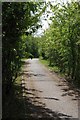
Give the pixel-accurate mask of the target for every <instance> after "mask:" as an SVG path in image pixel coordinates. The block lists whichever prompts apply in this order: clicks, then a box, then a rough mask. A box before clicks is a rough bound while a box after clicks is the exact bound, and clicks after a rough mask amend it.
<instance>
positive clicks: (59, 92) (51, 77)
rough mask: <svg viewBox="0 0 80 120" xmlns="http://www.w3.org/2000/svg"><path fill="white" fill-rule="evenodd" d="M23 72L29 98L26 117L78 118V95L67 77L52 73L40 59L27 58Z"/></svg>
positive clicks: (25, 91)
mask: <svg viewBox="0 0 80 120" xmlns="http://www.w3.org/2000/svg"><path fill="white" fill-rule="evenodd" d="M23 73H24V74H23V76H22V77H23V80H22V86H23V96H24V97H27V100H29V101H28V103H29V105H27V106H28V107H29V108H28V107H27V108H26V105H25V111H26V112H25V115H26V118H29V117H28V116H30V117H32V118H38V119H39V118H57V117H59V118H61V119H62V118H78V95H77V92H76V93H75V91H73V89H72V88H70V87H69V86H68V85H67V83H66V81H65V79H62V78H59V77H58V76H57V74H56V73H51V72H50V71H49V70H48V68H46V67H45V66H44V65H42V64H41V63H40V62H39V59H32V60H31V59H28V60H25V64H24V67H23ZM27 112H28V113H27Z"/></svg>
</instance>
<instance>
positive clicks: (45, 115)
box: [2, 84, 69, 120]
mask: <svg viewBox="0 0 80 120" xmlns="http://www.w3.org/2000/svg"><path fill="white" fill-rule="evenodd" d="M22 91H23V87H22V86H21V85H17V84H16V85H15V86H14V90H13V91H12V92H11V94H10V96H8V102H7V101H6V103H5V106H4V108H3V116H2V118H3V119H2V120H31V119H33V120H45V119H46V120H61V118H63V117H64V118H65V119H66V118H67V119H69V116H67V115H65V114H63V113H57V112H54V111H52V110H50V109H48V108H46V107H45V104H43V103H42V102H40V101H36V99H35V101H34V102H33V100H32V99H34V98H30V97H28V94H33V93H32V92H31V91H36V90H35V89H26V90H24V91H23V92H24V93H26V95H25V96H23V92H22ZM39 92H42V91H39ZM37 98H38V97H37ZM38 99H39V98H38ZM44 99H53V98H47V97H44ZM35 103H37V104H35Z"/></svg>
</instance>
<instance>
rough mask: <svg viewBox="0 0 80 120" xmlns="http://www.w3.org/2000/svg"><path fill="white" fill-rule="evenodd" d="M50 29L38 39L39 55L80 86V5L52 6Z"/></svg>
mask: <svg viewBox="0 0 80 120" xmlns="http://www.w3.org/2000/svg"><path fill="white" fill-rule="evenodd" d="M51 9H52V11H53V14H54V15H53V16H52V18H51V20H52V24H51V25H50V28H49V29H48V30H47V31H46V32H45V33H44V36H42V37H41V38H40V43H39V46H40V50H39V51H40V54H41V53H43V58H45V56H46V58H47V59H48V60H49V62H50V65H51V66H58V67H59V68H60V72H63V73H65V74H67V76H68V77H69V78H70V79H71V80H72V82H74V83H76V84H77V86H80V4H79V2H72V3H70V4H69V3H67V4H66V5H64V4H63V5H62V6H60V5H56V6H52V5H51Z"/></svg>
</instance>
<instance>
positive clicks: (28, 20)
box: [2, 2, 44, 95]
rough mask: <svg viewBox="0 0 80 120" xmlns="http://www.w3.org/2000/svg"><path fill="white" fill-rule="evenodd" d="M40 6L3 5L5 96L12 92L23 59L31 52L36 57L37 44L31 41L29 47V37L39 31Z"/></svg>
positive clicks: (33, 4) (24, 4) (23, 3)
mask: <svg viewBox="0 0 80 120" xmlns="http://www.w3.org/2000/svg"><path fill="white" fill-rule="evenodd" d="M40 4H41V3H37V2H3V3H2V23H3V26H2V35H3V40H2V42H3V45H2V52H3V56H2V60H3V65H2V67H3V71H2V74H3V93H4V95H6V94H8V93H9V92H10V89H11V86H12V84H13V82H14V81H15V79H16V77H17V74H18V71H19V70H20V67H21V59H22V58H24V57H25V56H27V55H28V53H29V52H30V54H32V55H33V56H34V57H36V55H35V51H36V49H37V47H35V44H36V43H35V42H34V40H32V41H30V42H31V43H30V46H28V45H27V42H28V35H29V34H32V33H33V32H34V31H35V30H37V28H36V26H39V24H38V21H39V17H40V15H41V14H42V13H41V12H42V11H40V12H38V11H39V10H38V9H39V8H40ZM43 8H44V7H43ZM28 47H32V48H28ZM28 49H29V50H31V51H29V50H28ZM32 49H33V51H32ZM33 52H34V53H33Z"/></svg>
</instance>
